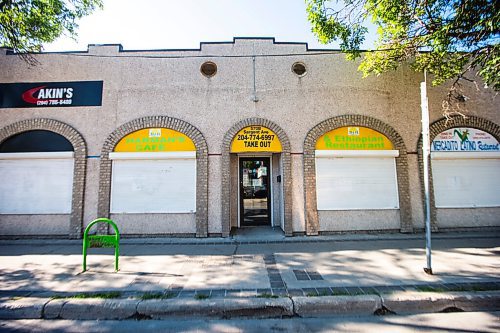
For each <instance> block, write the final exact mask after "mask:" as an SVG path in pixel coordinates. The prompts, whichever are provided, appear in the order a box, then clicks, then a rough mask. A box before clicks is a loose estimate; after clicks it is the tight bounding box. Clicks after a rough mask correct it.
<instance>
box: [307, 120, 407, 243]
mask: <svg viewBox="0 0 500 333" xmlns="http://www.w3.org/2000/svg"><path fill="white" fill-rule="evenodd" d="M345 126H362V127H368V128H371V129H373V130H376V131H378V132H380V133H382V134H384V135H385V136H386V137H387V138H389V140H390V141H391V142H392V144H393V145H394V147H395V149H397V150H399V156H398V157H396V172H397V179H398V192H399V213H400V220H401V232H411V231H412V230H413V226H412V221H411V202H410V185H409V179H408V156H407V150H406V146H405V143H404V141H403V138H402V137H401V136H400V135H399V134H398V132H396V130H395V129H394V128H392V127H391V126H389V125H387V124H386V123H384V122H382V121H380V120H378V119H376V118H372V117H368V116H363V115H343V116H338V117H333V118H329V119H326V120H324V121H322V122H321V123H319V124H318V125H316V126H315V127H313V128H312V129H311V130H310V131H309V132H308V133H307V135H306V138H305V140H304V199H305V211H306V234H307V235H318V234H319V231H320V230H319V218H318V209H317V201H316V200H317V199H316V160H315V148H316V141H318V139H319V138H320V137H321V136H322V135H323V134H325V133H327V132H329V131H331V130H334V129H336V128H339V127H345Z"/></svg>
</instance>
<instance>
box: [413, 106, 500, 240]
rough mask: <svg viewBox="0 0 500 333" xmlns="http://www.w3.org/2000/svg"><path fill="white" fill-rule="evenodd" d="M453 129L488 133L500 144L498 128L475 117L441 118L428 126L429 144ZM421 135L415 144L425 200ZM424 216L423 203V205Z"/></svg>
mask: <svg viewBox="0 0 500 333" xmlns="http://www.w3.org/2000/svg"><path fill="white" fill-rule="evenodd" d="M455 127H471V128H476V129H478V130H481V131H485V132H488V133H490V134H491V135H493V136H494V137H495V139H497V141H499V142H500V126H499V125H497V124H495V123H494V122H492V121H489V120H487V119H484V118H480V117H476V116H467V117H458V116H457V117H453V118H451V119H447V118H441V119H439V120H437V121H435V122H433V123H432V124H430V126H429V139H430V142H431V143H432V141H433V140H434V139H435V138H436V136H438V134H439V133H441V132H444V131H446V130H449V129H451V128H455ZM422 145H423V142H422V135H420V137H419V140H418V143H417V152H418V169H419V175H420V185H421V186H420V187H421V189H422V198H425V194H424V158H423V153H422ZM431 164H432V159H429V194H430V195H429V196H430V206H431V207H430V208H431V228H432V230H433V231H437V230H438V223H437V212H436V202H435V198H434V183H433V180H432V165H431ZM423 207H424V214H425V202H424V203H423Z"/></svg>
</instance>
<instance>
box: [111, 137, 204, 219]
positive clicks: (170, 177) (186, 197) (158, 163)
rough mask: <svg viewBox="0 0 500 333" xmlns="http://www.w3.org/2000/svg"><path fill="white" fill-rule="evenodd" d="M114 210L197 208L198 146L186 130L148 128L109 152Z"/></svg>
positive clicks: (141, 212) (139, 211)
mask: <svg viewBox="0 0 500 333" xmlns="http://www.w3.org/2000/svg"><path fill="white" fill-rule="evenodd" d="M109 158H110V159H111V160H112V161H113V164H112V165H113V166H112V173H111V175H112V176H111V207H110V212H111V213H112V214H127V213H140V214H144V213H194V212H196V148H195V145H194V143H193V141H192V140H191V139H190V138H189V137H188V136H186V135H185V134H183V133H181V132H178V131H175V130H172V129H168V128H145V129H141V130H138V131H135V132H133V133H130V134H128V135H127V136H125V137H124V138H122V139H121V140H120V141H119V142H118V144H117V145H116V147H115V149H114V151H113V152H112V153H110V154H109Z"/></svg>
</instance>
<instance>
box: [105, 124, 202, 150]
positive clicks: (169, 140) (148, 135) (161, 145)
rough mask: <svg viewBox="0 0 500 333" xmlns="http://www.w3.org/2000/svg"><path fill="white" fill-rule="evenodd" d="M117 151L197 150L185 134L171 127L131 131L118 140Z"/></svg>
mask: <svg viewBox="0 0 500 333" xmlns="http://www.w3.org/2000/svg"><path fill="white" fill-rule="evenodd" d="M114 151H115V152H134V153H144V152H145V153H153V152H170V151H196V147H195V145H194V143H193V141H192V140H191V139H190V138H189V137H188V136H187V135H185V134H182V133H181V132H178V131H174V130H172V129H169V128H144V129H141V130H138V131H135V132H132V133H130V134H129V135H127V136H125V137H124V138H123V139H121V140H120V142H118V144H117V145H116V148H115V150H114Z"/></svg>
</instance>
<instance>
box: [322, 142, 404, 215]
mask: <svg viewBox="0 0 500 333" xmlns="http://www.w3.org/2000/svg"><path fill="white" fill-rule="evenodd" d="M316 152H317V156H318V155H321V154H318V153H321V152H320V151H316ZM333 152H335V151H329V152H328V154H330V153H333ZM390 152H397V151H390ZM337 153H339V154H342V152H339V151H337ZM344 153H346V154H350V153H351V152H348V151H347V152H344ZM352 153H354V154H353V156H350V157H333V156H320V157H317V158H316V192H317V207H318V210H356V209H398V208H399V198H398V186H397V177H396V163H395V159H394V157H391V156H376V155H377V154H379V152H374V151H357V152H352ZM374 153H375V155H373V154H374ZM323 154H325V153H323ZM364 154H368V155H370V154H371V155H370V156H363V155H364Z"/></svg>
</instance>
